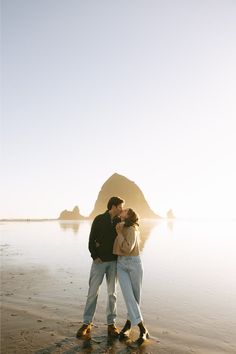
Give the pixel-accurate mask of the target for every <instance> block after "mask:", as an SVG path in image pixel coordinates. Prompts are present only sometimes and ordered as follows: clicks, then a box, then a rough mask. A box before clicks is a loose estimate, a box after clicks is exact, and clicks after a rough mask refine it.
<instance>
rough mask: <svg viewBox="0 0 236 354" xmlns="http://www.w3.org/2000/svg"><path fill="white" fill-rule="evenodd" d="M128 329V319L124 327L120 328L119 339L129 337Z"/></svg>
mask: <svg viewBox="0 0 236 354" xmlns="http://www.w3.org/2000/svg"><path fill="white" fill-rule="evenodd" d="M130 329H131V322H130V320H127V321H126V323H125V325H124V327H123V328H122V330H121V331H120V333H119V339H120V340H123V339H128V338H129V333H130Z"/></svg>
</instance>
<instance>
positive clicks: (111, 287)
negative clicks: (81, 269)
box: [83, 261, 117, 325]
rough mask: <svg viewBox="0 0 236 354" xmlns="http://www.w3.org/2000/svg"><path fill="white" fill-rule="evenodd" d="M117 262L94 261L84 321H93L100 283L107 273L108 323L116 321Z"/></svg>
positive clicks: (87, 322)
mask: <svg viewBox="0 0 236 354" xmlns="http://www.w3.org/2000/svg"><path fill="white" fill-rule="evenodd" d="M116 264H117V262H116V261H111V262H103V263H95V262H94V261H93V263H92V267H91V271H90V277H89V290H88V297H87V301H86V305H85V310H84V318H83V322H84V323H86V324H89V323H91V322H92V321H93V317H94V314H95V310H96V305H97V299H98V293H99V288H100V285H101V284H102V281H103V279H104V275H106V282H107V295H108V301H107V311H106V312H107V324H108V325H109V324H113V323H115V319H116V284H117V267H116Z"/></svg>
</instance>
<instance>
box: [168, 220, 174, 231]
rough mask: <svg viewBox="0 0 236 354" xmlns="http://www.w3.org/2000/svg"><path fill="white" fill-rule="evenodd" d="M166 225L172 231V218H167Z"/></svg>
mask: <svg viewBox="0 0 236 354" xmlns="http://www.w3.org/2000/svg"><path fill="white" fill-rule="evenodd" d="M167 227H168V229H169V230H170V231H171V232H172V231H173V227H174V220H167Z"/></svg>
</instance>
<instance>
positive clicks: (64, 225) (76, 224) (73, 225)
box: [59, 221, 80, 234]
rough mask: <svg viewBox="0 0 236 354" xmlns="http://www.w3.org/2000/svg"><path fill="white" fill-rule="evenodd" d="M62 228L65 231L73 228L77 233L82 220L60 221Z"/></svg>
mask: <svg viewBox="0 0 236 354" xmlns="http://www.w3.org/2000/svg"><path fill="white" fill-rule="evenodd" d="M59 225H60V228H61V229H62V230H64V231H66V230H71V229H72V230H73V231H74V233H75V234H77V233H78V232H79V227H80V222H79V221H66V222H65V221H59Z"/></svg>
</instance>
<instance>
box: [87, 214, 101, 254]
mask: <svg viewBox="0 0 236 354" xmlns="http://www.w3.org/2000/svg"><path fill="white" fill-rule="evenodd" d="M98 230H99V219H98V218H97V217H96V218H95V219H94V221H93V223H92V226H91V231H90V234H89V245H88V248H89V251H90V254H91V257H92V258H93V260H95V259H96V258H98V254H97V246H96V238H97V235H98Z"/></svg>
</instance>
